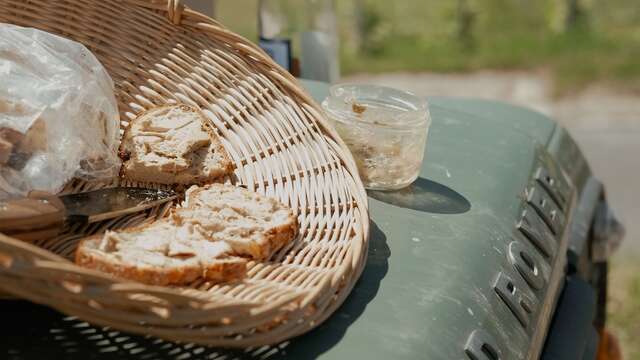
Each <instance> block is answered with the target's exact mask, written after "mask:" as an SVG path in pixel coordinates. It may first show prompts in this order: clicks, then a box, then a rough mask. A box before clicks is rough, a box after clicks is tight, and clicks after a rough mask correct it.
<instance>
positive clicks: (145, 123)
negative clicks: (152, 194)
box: [119, 105, 233, 185]
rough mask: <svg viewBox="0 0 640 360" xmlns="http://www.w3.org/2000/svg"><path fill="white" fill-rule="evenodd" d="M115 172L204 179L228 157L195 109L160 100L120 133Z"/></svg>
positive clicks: (216, 173)
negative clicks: (118, 167)
mask: <svg viewBox="0 0 640 360" xmlns="http://www.w3.org/2000/svg"><path fill="white" fill-rule="evenodd" d="M119 154H120V157H121V158H122V160H123V163H122V168H121V170H120V176H122V177H124V178H126V179H129V180H134V181H141V182H153V183H161V184H169V185H176V184H181V185H194V184H207V183H211V182H212V181H213V180H215V179H217V178H219V177H221V176H224V175H227V174H229V173H231V172H232V171H233V163H232V162H231V160H230V159H229V156H228V154H227V152H226V150H225V149H224V146H223V145H222V143H221V142H220V139H219V138H218V136H217V135H216V133H215V131H214V130H213V127H212V125H211V124H210V122H209V121H208V120H207V118H206V117H205V116H204V114H202V112H201V111H200V110H199V109H196V108H193V107H190V106H187V105H172V106H163V107H158V108H154V109H151V110H148V111H146V112H144V113H142V114H141V115H140V116H138V117H137V118H135V119H134V120H133V121H132V122H131V123H130V124H129V126H128V127H127V129H126V130H125V132H124V135H123V137H122V143H121V145H120V151H119Z"/></svg>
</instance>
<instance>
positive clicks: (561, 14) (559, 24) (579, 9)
mask: <svg viewBox="0 0 640 360" xmlns="http://www.w3.org/2000/svg"><path fill="white" fill-rule="evenodd" d="M552 5H553V8H552V12H551V14H552V15H551V16H552V18H551V27H552V29H553V30H555V31H557V32H566V31H569V30H572V29H574V28H576V27H577V26H580V25H584V24H585V20H586V15H587V11H586V7H585V6H584V5H583V3H582V1H580V0H554V1H553V3H552Z"/></svg>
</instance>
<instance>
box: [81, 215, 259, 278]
mask: <svg viewBox="0 0 640 360" xmlns="http://www.w3.org/2000/svg"><path fill="white" fill-rule="evenodd" d="M146 227H148V225H145V226H141V227H135V228H132V229H127V230H125V231H122V232H121V233H133V232H137V231H144V229H145V228H146ZM102 236H104V234H100V235H94V236H91V237H88V238H86V239H83V240H82V241H81V242H80V243H79V244H78V247H77V249H76V252H75V263H76V264H77V265H80V266H82V267H85V268H88V269H94V270H98V271H101V272H105V273H109V274H112V275H114V276H116V277H119V278H124V279H129V280H134V281H138V282H141V283H144V284H148V285H159V286H169V285H186V284H189V283H191V282H193V281H195V280H197V279H200V278H202V279H205V280H208V281H212V282H214V283H220V282H228V281H235V280H239V279H242V278H243V277H244V276H245V274H246V272H247V260H246V259H244V258H241V257H235V256H230V257H225V258H219V259H215V260H212V262H211V263H210V264H207V266H202V265H200V264H197V265H196V264H193V265H186V264H185V265H181V266H172V267H161V266H139V265H134V264H127V263H125V262H123V261H117V260H114V259H113V258H111V257H108V256H106V255H105V253H104V252H101V251H97V246H91V245H90V244H91V243H96V244H97V243H99V242H100V241H101V239H102Z"/></svg>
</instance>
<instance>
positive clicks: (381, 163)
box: [322, 84, 431, 190]
mask: <svg viewBox="0 0 640 360" xmlns="http://www.w3.org/2000/svg"><path fill="white" fill-rule="evenodd" d="M322 107H323V108H324V110H325V112H326V114H327V116H328V117H329V119H330V120H331V121H332V123H333V124H334V126H335V128H336V130H337V131H338V134H340V137H341V138H342V139H343V140H344V142H345V143H346V144H347V146H348V147H349V150H351V153H352V154H353V157H354V159H355V161H356V165H357V166H358V172H359V173H360V178H361V179H362V182H363V183H364V186H365V187H366V188H367V189H370V190H395V189H400V188H403V187H405V186H408V185H409V184H411V183H412V182H413V181H414V180H416V179H417V178H418V174H419V173H420V168H421V167H422V160H423V158H424V150H425V146H426V143H427V135H428V131H429V125H430V124H431V117H430V115H429V110H428V106H427V102H426V100H423V99H421V98H419V97H417V96H415V95H413V94H411V93H409V92H406V91H402V90H397V89H393V88H389V87H384V86H376V85H352V84H347V85H335V86H333V87H331V89H330V92H329V96H328V97H327V98H326V99H325V100H324V101H323V103H322Z"/></svg>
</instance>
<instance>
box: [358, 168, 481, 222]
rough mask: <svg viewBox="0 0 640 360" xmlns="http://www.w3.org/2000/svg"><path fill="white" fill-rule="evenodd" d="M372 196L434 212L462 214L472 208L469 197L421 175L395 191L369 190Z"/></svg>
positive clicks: (409, 207) (399, 205)
mask: <svg viewBox="0 0 640 360" xmlns="http://www.w3.org/2000/svg"><path fill="white" fill-rule="evenodd" d="M367 194H368V195H369V196H371V197H372V198H374V199H376V200H378V201H382V202H385V203H387V204H391V205H395V206H398V207H402V208H407V209H412V210H418V211H424V212H428V213H434V214H462V213H465V212H467V211H469V209H471V203H470V202H469V200H467V198H465V197H464V196H463V195H461V194H460V193H458V192H457V191H455V190H453V189H451V188H450V187H448V186H445V185H443V184H440V183H437V182H435V181H432V180H429V179H425V178H423V177H419V178H417V179H416V181H414V182H413V183H412V184H411V185H409V186H407V187H406V188H403V189H399V190H395V191H373V190H369V191H367Z"/></svg>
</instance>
